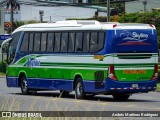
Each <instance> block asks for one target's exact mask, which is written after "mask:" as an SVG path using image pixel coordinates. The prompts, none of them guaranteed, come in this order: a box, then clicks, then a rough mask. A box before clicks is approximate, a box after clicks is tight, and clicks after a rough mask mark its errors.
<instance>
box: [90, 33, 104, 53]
mask: <svg viewBox="0 0 160 120" xmlns="http://www.w3.org/2000/svg"><path fill="white" fill-rule="evenodd" d="M104 39H105V34H104V32H101V31H100V32H98V31H97V32H92V33H91V42H90V52H92V53H93V52H98V51H99V50H101V49H102V48H103V46H104Z"/></svg>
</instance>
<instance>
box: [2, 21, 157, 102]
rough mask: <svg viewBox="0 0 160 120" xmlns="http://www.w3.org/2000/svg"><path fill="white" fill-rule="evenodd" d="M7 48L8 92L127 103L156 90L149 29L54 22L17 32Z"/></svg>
mask: <svg viewBox="0 0 160 120" xmlns="http://www.w3.org/2000/svg"><path fill="white" fill-rule="evenodd" d="M7 41H8V42H9V44H7V42H4V43H3V45H5V44H7V45H8V49H7V61H8V63H9V66H8V68H7V71H6V79H7V86H8V87H20V88H21V91H22V94H30V93H31V92H32V91H41V90H60V91H61V92H63V93H64V94H68V93H69V92H72V91H75V97H76V98H77V99H82V98H84V97H85V95H86V94H105V95H113V98H114V99H119V100H120V99H123V100H124V99H128V98H129V96H130V95H131V94H134V93H147V92H149V91H154V90H155V89H156V83H157V77H158V45H157V33H156V28H155V26H154V25H149V24H121V23H100V22H98V21H76V20H71V21H58V22H55V23H38V24H28V25H24V26H21V27H19V28H17V29H16V30H15V31H14V32H13V33H12V38H11V39H9V40H7Z"/></svg>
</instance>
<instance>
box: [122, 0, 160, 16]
mask: <svg viewBox="0 0 160 120" xmlns="http://www.w3.org/2000/svg"><path fill="white" fill-rule="evenodd" d="M144 1H145V0H137V1H132V2H126V3H125V12H126V13H135V12H140V11H144ZM146 2H147V4H146V11H149V12H151V11H152V9H154V8H160V0H146Z"/></svg>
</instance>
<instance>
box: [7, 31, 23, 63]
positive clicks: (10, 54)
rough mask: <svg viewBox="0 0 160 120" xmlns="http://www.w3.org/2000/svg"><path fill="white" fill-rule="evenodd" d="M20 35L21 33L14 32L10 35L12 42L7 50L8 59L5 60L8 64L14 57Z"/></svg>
mask: <svg viewBox="0 0 160 120" xmlns="http://www.w3.org/2000/svg"><path fill="white" fill-rule="evenodd" d="M21 33H22V32H16V33H14V34H12V35H11V37H12V41H11V42H10V44H9V48H8V59H7V62H8V64H9V63H11V62H12V61H13V59H14V57H15V53H16V48H17V45H18V41H19V39H20V36H21Z"/></svg>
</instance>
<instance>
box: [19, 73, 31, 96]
mask: <svg viewBox="0 0 160 120" xmlns="http://www.w3.org/2000/svg"><path fill="white" fill-rule="evenodd" d="M20 87H21V92H22V94H23V95H29V94H31V92H30V91H29V89H28V84H27V80H26V76H25V75H23V76H22V78H21V86H20Z"/></svg>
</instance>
